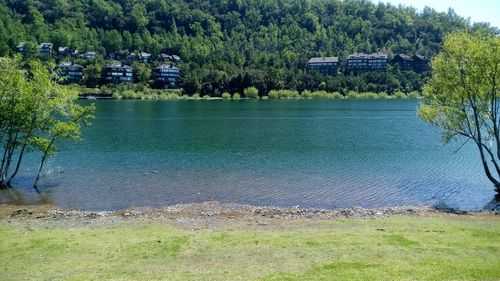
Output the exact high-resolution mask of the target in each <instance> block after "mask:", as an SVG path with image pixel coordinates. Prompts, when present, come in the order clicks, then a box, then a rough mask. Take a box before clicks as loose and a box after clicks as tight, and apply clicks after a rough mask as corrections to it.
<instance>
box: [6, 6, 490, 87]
mask: <svg viewBox="0 0 500 281" xmlns="http://www.w3.org/2000/svg"><path fill="white" fill-rule="evenodd" d="M0 23H1V25H0V26H1V28H0V56H5V55H8V54H9V53H10V52H12V51H14V49H15V47H16V45H17V44H18V43H19V42H21V41H24V42H26V44H27V45H26V46H27V51H26V52H25V56H26V57H27V58H32V57H35V56H37V47H38V43H41V42H47V41H48V42H53V43H54V44H55V46H54V47H55V48H57V47H60V46H68V47H70V48H77V49H79V50H80V51H96V52H97V53H98V54H101V55H102V56H104V55H106V54H109V53H110V52H114V51H122V50H123V51H128V52H132V51H145V52H149V53H151V54H153V55H157V54H159V53H162V52H166V53H170V54H178V55H180V56H181V57H182V63H180V65H179V66H180V67H181V68H182V70H183V72H182V75H183V80H182V87H183V89H184V90H185V91H186V93H187V94H189V95H193V94H194V93H200V94H201V95H206V94H210V95H212V96H220V95H221V94H222V93H223V92H225V91H228V92H232V93H233V92H238V93H243V90H244V89H246V88H248V87H252V86H253V87H256V88H257V89H258V90H259V91H260V93H267V92H269V91H271V90H276V89H290V90H296V91H299V92H302V91H304V90H311V91H314V90H325V91H328V92H340V93H342V94H345V93H347V92H348V91H350V90H353V91H358V92H368V91H372V92H377V93H379V92H387V93H389V94H392V93H393V92H394V91H396V90H400V91H404V92H410V91H420V90H421V86H422V85H423V83H424V81H425V77H427V74H416V73H414V72H412V71H399V70H398V69H396V68H392V67H390V68H389V69H388V71H387V72H383V73H361V74H358V75H343V74H341V73H340V74H338V75H336V76H327V75H321V74H319V73H310V72H307V71H306V67H305V66H306V64H307V60H308V59H309V58H310V57H312V56H321V55H332V56H339V57H341V58H345V57H346V56H347V55H348V54H350V53H354V52H376V51H383V52H386V53H388V54H389V56H390V57H392V55H394V54H396V53H399V52H404V53H407V54H410V55H411V54H415V53H419V54H422V55H427V56H433V55H435V54H436V53H437V52H438V51H439V50H440V44H441V43H442V39H443V37H444V36H445V35H446V34H448V33H450V32H452V31H454V30H458V29H463V28H470V29H481V28H482V29H493V28H492V27H489V26H484V25H481V24H476V25H475V26H470V24H469V23H468V21H467V20H465V19H464V18H462V17H460V16H458V15H456V14H455V13H454V12H453V11H450V12H447V13H439V12H436V11H435V10H433V9H431V8H426V9H425V10H424V11H423V12H421V13H417V12H416V10H414V9H412V8H406V7H395V6H392V5H388V4H384V3H379V4H374V3H372V2H369V1H340V0H325V1H296V0H284V1H282V2H279V4H277V3H276V1H274V0H263V1H255V0H251V1H236V2H235V1H217V0H209V1H201V2H200V1H194V0H180V1H167V0H136V1H105V0H94V1H83V0H64V1H11V0H9V1H1V3H0ZM103 65H104V62H103V61H99V59H98V60H97V61H95V62H88V64H86V67H88V68H89V70H86V73H85V77H86V78H85V79H86V81H85V84H86V86H88V87H95V86H96V85H98V84H99V81H98V80H99V79H100V78H101V77H102V73H101V71H102V66H103ZM342 67H343V66H342ZM342 67H341V68H342ZM137 70H138V74H136V76H135V80H136V81H138V82H142V83H147V82H148V79H149V77H148V76H149V75H148V71H147V70H145V71H144V72H142V69H141V68H137ZM139 72H140V73H139Z"/></svg>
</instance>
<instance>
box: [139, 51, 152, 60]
mask: <svg viewBox="0 0 500 281" xmlns="http://www.w3.org/2000/svg"><path fill="white" fill-rule="evenodd" d="M137 60H138V61H139V62H142V63H149V62H151V54H149V53H146V52H140V53H139V54H137Z"/></svg>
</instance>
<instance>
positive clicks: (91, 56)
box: [80, 51, 96, 60]
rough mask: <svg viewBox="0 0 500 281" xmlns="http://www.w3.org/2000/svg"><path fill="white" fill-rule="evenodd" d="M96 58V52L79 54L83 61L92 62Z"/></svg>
mask: <svg viewBox="0 0 500 281" xmlns="http://www.w3.org/2000/svg"><path fill="white" fill-rule="evenodd" d="M95 57H96V52H89V51H87V52H84V53H82V54H80V58H82V59H84V60H93V59H95Z"/></svg>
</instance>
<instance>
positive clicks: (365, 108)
mask: <svg viewBox="0 0 500 281" xmlns="http://www.w3.org/2000/svg"><path fill="white" fill-rule="evenodd" d="M417 105H418V103H417V101H304V100H302V101H179V102H146V101H98V102H97V103H96V106H97V112H96V119H95V120H94V121H93V126H92V127H91V128H89V129H86V130H85V131H84V137H85V140H84V141H83V142H80V143H77V144H73V143H71V144H64V145H63V150H62V152H61V153H60V154H59V155H58V156H57V157H56V158H54V159H52V160H51V162H50V163H49V165H48V169H47V175H46V176H45V177H44V179H43V184H44V186H45V187H44V188H43V192H42V193H41V194H37V193H35V192H34V191H33V190H32V189H31V188H30V187H29V183H30V182H31V181H32V180H33V179H32V178H30V177H29V175H32V174H33V169H34V167H32V166H25V167H23V174H24V176H21V177H20V179H19V180H18V182H17V184H18V185H20V186H21V187H20V188H17V189H11V190H7V191H1V192H0V202H10V203H12V202H15V203H41V202H43V203H55V204H58V205H60V206H61V207H65V208H79V209H95V210H106V209H119V208H126V207H131V206H144V205H149V206H163V205H169V204H175V203H186V202H200V201H206V200H218V201H222V202H238V203H246V204H257V205H273V206H295V205H300V206H303V207H314V208H338V207H349V206H363V207H379V206H390V205H401V204H415V205H421V204H427V205H439V206H443V207H453V208H459V209H464V210H476V209H481V208H483V207H484V206H485V205H487V204H488V203H489V202H490V201H491V200H492V199H493V197H494V192H493V188H492V185H491V184H490V183H489V182H488V181H487V180H486V179H485V177H484V175H483V171H482V169H481V166H480V162H479V158H478V156H477V154H476V151H475V150H474V149H475V148H474V147H473V146H472V145H466V146H464V147H463V148H462V149H461V150H460V151H459V152H458V153H454V152H455V151H456V150H457V149H458V147H459V146H460V144H459V143H456V144H452V145H448V146H443V145H442V144H441V138H440V135H439V132H438V131H437V130H436V129H434V128H432V127H430V126H429V125H427V124H426V123H424V122H422V121H421V120H419V119H418V117H417V116H416V107H417Z"/></svg>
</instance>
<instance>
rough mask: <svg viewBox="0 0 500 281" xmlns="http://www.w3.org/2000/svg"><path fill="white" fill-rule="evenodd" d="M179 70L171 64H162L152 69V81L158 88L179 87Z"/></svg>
mask: <svg viewBox="0 0 500 281" xmlns="http://www.w3.org/2000/svg"><path fill="white" fill-rule="evenodd" d="M180 76H181V70H180V69H179V68H178V67H175V66H174V65H172V64H162V65H160V66H158V67H156V68H154V69H153V79H154V80H155V83H156V84H157V86H159V87H163V88H177V87H179V82H180Z"/></svg>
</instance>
